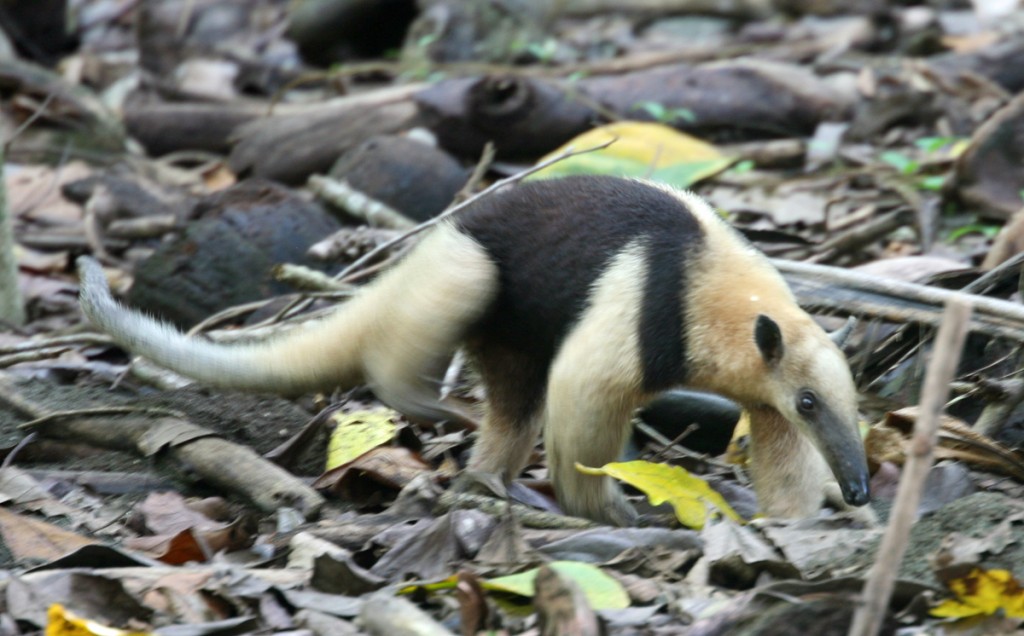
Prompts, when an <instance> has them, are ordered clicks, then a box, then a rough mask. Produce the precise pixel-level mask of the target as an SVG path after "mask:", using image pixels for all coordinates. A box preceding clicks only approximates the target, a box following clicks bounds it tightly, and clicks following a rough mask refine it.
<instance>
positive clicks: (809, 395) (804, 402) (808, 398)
mask: <svg viewBox="0 0 1024 636" xmlns="http://www.w3.org/2000/svg"><path fill="white" fill-rule="evenodd" d="M796 405H797V408H798V409H800V412H801V413H810V412H812V411H814V409H816V408H818V397H817V396H816V395H814V393H813V392H811V391H804V392H803V393H801V394H800V397H799V399H798V400H797V403H796Z"/></svg>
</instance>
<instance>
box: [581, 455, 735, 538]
mask: <svg viewBox="0 0 1024 636" xmlns="http://www.w3.org/2000/svg"><path fill="white" fill-rule="evenodd" d="M576 470H578V471H580V472H582V473H586V474H588V475H607V476H609V477H614V478H615V479H618V480H620V481H624V482H626V483H627V484H630V485H631V486H633V487H635V488H638V489H640V490H641V491H643V493H644V494H645V495H647V499H649V500H650V502H651V503H652V504H654V505H655V506H657V505H660V504H663V503H665V502H668V503H670V504H672V507H673V508H675V510H676V518H678V519H679V521H680V522H681V523H682V524H683V525H685V526H687V527H690V528H698V529H699V528H703V527H704V523H705V522H706V521H707V518H708V506H713V507H714V508H717V509H718V510H719V511H720V512H722V513H723V514H725V515H726V516H727V517H729V518H730V519H733V520H734V521H738V522H740V523H742V522H743V520H742V519H741V518H740V516H739V515H738V514H736V511H735V510H733V509H732V506H730V505H729V504H728V503H727V502H726V501H725V499H724V498H723V497H722V495H720V494H718V492H716V491H715V490H714V489H713V488H712V487H711V486H709V485H708V483H707V482H706V481H704V480H703V479H701V478H700V477H697V476H696V475H691V474H690V473H689V472H687V471H686V469H685V468H682V467H679V466H669V465H668V464H654V463H651V462H645V461H640V460H637V461H632V462H613V463H611V464H605V465H604V466H602V467H601V468H588V467H586V466H582V465H580V464H576Z"/></svg>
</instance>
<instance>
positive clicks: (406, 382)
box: [78, 225, 498, 419]
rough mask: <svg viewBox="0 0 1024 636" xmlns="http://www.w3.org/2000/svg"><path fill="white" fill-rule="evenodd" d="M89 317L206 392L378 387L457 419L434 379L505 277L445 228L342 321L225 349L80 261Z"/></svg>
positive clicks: (408, 407)
mask: <svg viewBox="0 0 1024 636" xmlns="http://www.w3.org/2000/svg"><path fill="white" fill-rule="evenodd" d="M78 271H79V276H80V279H81V292H80V297H81V298H80V299H81V304H82V309H83V311H84V312H85V314H86V315H87V316H88V317H89V319H90V320H91V321H92V322H93V323H94V324H95V325H96V326H98V327H99V328H100V329H102V330H103V331H105V332H107V333H108V334H110V335H111V336H112V337H113V338H114V340H115V341H116V342H117V343H118V344H120V345H122V346H123V347H125V348H126V349H128V350H129V351H131V352H132V353H134V354H137V355H141V356H143V357H146V358H148V359H150V360H152V361H153V362H155V363H157V364H159V365H161V366H163V367H166V368H168V369H171V370H172V371H175V372H177V373H180V374H182V375H185V376H188V377H191V378H194V379H196V380H198V381H200V382H203V383H205V384H211V385H215V386H220V387H225V388H234V389H242V390H248V391H260V392H270V393H279V394H285V395H296V394H300V393H303V392H308V391H311V390H317V389H331V388H335V387H339V386H340V387H350V386H354V385H356V384H359V383H360V382H363V381H365V382H368V383H369V384H370V385H371V387H372V388H373V389H374V391H375V392H376V393H377V395H378V397H379V398H381V399H382V400H383V401H384V402H386V403H388V404H389V405H390V406H392V407H394V408H396V409H398V410H399V411H402V412H404V413H406V414H408V415H412V416H415V417H421V418H425V419H440V418H447V417H450V416H451V415H452V412H451V411H450V410H449V409H446V408H445V407H443V406H441V405H439V404H438V403H437V401H436V397H435V392H434V391H433V390H432V389H431V387H430V386H429V383H428V382H426V378H425V374H426V373H427V372H428V370H430V369H431V368H433V367H435V366H436V364H437V363H438V361H439V360H441V359H443V358H444V357H445V356H446V355H448V354H450V353H451V352H452V351H453V350H454V349H455V348H456V347H457V346H458V344H459V342H460V341H461V339H462V338H463V337H464V336H465V332H466V330H467V329H468V328H469V326H470V325H472V324H473V323H474V322H475V321H476V320H477V319H479V317H480V316H481V315H482V313H483V312H484V311H486V309H487V307H488V306H489V304H490V303H491V301H492V300H493V298H494V295H495V294H496V293H497V285H498V275H497V268H496V266H495V265H494V264H493V263H492V262H491V260H490V259H489V258H488V256H487V254H486V252H484V250H483V249H482V248H481V247H480V246H479V245H478V244H477V243H476V242H475V241H473V239H472V238H470V237H468V236H466V235H464V234H462V233H461V232H459V231H458V230H456V229H455V228H453V227H451V226H447V225H446V226H441V227H439V228H438V229H437V230H435V231H433V232H432V233H431V234H430V235H429V236H428V237H427V238H425V239H424V240H423V241H422V243H421V244H420V245H418V246H417V247H416V248H414V249H413V250H412V252H411V253H410V254H409V256H408V257H406V258H405V259H404V260H403V261H402V262H401V263H400V264H398V265H397V266H396V267H395V268H393V269H392V270H391V271H389V272H388V273H386V274H385V275H383V276H382V277H381V278H380V279H379V280H377V281H375V282H374V283H373V284H371V285H369V286H368V287H367V288H365V289H363V290H361V292H360V293H359V294H358V295H357V296H356V297H355V298H353V299H351V300H350V301H348V302H346V303H344V304H343V305H341V306H340V307H339V308H338V309H337V310H336V311H335V312H334V313H333V314H331V315H330V316H328V317H326V318H325V319H323V320H321V321H319V322H316V323H314V324H310V325H304V326H300V327H297V328H295V329H293V330H292V331H290V332H288V333H286V334H283V335H281V336H280V337H277V338H273V339H270V340H267V341H261V342H254V343H246V344H241V343H239V344H218V343H215V342H211V341H208V340H203V339H201V338H192V337H188V336H186V335H184V334H183V333H181V332H180V331H178V330H177V329H176V328H174V327H173V326H171V325H169V324H166V323H163V322H160V321H158V320H154V319H153V318H151V317H149V316H146V315H144V314H142V313H140V312H138V311H135V310H132V309H129V308H127V307H125V306H123V305H121V304H120V303H118V302H117V301H115V300H114V298H113V297H112V296H111V294H110V289H109V287H108V286H107V281H106V277H105V275H104V274H103V270H102V269H101V268H100V266H99V264H98V263H97V262H96V261H95V260H93V259H91V258H89V257H81V258H79V260H78Z"/></svg>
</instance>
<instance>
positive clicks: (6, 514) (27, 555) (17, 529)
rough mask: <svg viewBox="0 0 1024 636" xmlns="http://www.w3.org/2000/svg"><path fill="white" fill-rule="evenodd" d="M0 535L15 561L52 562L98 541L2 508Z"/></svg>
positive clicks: (0, 511) (0, 509)
mask: <svg viewBox="0 0 1024 636" xmlns="http://www.w3.org/2000/svg"><path fill="white" fill-rule="evenodd" d="M0 536H2V537H3V541H4V545H6V546H7V549H8V550H10V551H11V554H12V555H13V556H14V559H15V561H17V562H18V563H25V562H26V561H52V560H54V559H56V558H58V557H61V556H64V555H65V554H67V553H69V552H73V551H74V550H77V549H79V548H81V547H82V546H86V545H92V544H95V543H97V542H96V541H94V540H92V539H89V538H87V537H83V536H82V535H80V534H75V533H74V532H69V531H68V530H65V529H63V528H59V527H57V526H55V525H53V524H52V523H47V522H45V521H40V520H38V519H33V518H31V517H28V516H26V515H21V514H18V513H14V512H11V511H10V510H7V509H6V508H0Z"/></svg>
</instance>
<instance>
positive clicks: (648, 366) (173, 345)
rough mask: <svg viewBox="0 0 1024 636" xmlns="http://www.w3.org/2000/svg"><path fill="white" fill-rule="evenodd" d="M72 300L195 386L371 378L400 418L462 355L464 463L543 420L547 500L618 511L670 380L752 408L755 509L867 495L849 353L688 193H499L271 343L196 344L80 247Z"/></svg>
mask: <svg viewBox="0 0 1024 636" xmlns="http://www.w3.org/2000/svg"><path fill="white" fill-rule="evenodd" d="M80 269H81V273H82V306H83V308H84V309H85V312H86V313H87V314H88V316H89V317H90V318H91V319H92V320H93V322H95V323H96V324H97V325H98V326H100V327H101V328H103V329H104V330H105V331H107V332H108V333H110V334H111V335H112V336H113V337H114V338H115V339H116V340H117V341H118V342H119V343H121V344H122V345H124V346H125V347H127V348H128V349H130V350H131V351H133V352H135V353H137V354H139V355H142V356H145V357H147V358H150V359H151V360H153V361H155V362H157V363H159V364H161V365H163V366H166V367H168V368H170V369H173V370H175V371H178V372H180V373H182V374H184V375H188V376H191V377H193V378H195V379H197V380H199V381H201V382H205V383H209V384H213V385H219V386H225V387H234V388H241V389H249V390H254V391H268V392H277V393H283V394H295V393H299V392H302V391H309V390H313V389H329V388H333V387H337V386H353V385H356V384H359V383H367V384H369V385H370V386H371V387H372V388H373V390H374V391H375V392H376V394H377V395H378V397H379V398H380V399H381V400H383V401H384V402H386V403H387V404H389V405H391V406H393V407H394V408H396V409H398V410H399V411H402V412H404V413H406V414H408V415H410V416H413V417H417V418H428V419H443V418H451V417H461V414H460V413H459V412H457V411H455V410H453V409H452V408H450V407H448V406H445V405H443V404H441V403H439V402H438V401H437V400H436V397H435V396H436V387H435V386H433V384H432V383H431V382H430V381H429V379H428V378H430V377H436V370H437V369H438V368H439V364H443V361H444V360H445V359H446V358H447V356H449V355H450V354H451V353H452V352H453V351H454V350H455V349H456V348H458V347H460V346H463V347H465V348H466V350H467V351H468V352H469V353H470V355H471V357H472V359H473V361H474V363H475V366H476V368H477V370H478V372H479V374H480V376H481V378H482V380H483V382H484V384H485V386H486V391H487V405H486V414H485V418H484V423H483V427H482V429H481V431H480V437H479V440H478V441H477V443H476V447H475V448H474V453H473V457H472V460H471V468H473V469H475V470H479V471H485V472H494V473H500V474H502V475H503V476H504V477H506V478H513V477H515V476H516V475H517V474H518V473H519V472H520V470H522V468H523V467H524V465H525V463H526V462H527V459H528V457H529V456H530V453H531V450H532V449H533V447H534V444H535V442H536V438H537V436H538V434H539V433H541V432H543V435H544V441H545V444H546V449H547V454H548V463H549V467H550V472H551V477H552V479H553V481H554V484H555V489H556V492H557V493H558V498H559V500H560V502H561V503H562V505H563V506H564V508H565V509H566V510H567V511H568V512H570V513H573V514H578V515H582V516H586V517H590V518H592V519H597V520H603V521H608V522H612V523H617V524H627V523H629V522H630V521H631V519H632V517H633V511H632V508H631V507H630V506H629V505H628V503H627V502H626V501H625V499H624V497H623V495H622V492H621V491H620V489H619V488H618V486H617V485H615V484H614V483H613V482H612V481H611V480H609V479H607V478H602V477H594V476H588V475H584V474H582V473H580V472H578V471H577V470H576V468H575V464H576V463H577V462H578V463H581V464H584V465H587V466H600V465H602V464H604V463H607V462H609V461H613V460H615V459H616V458H617V457H618V456H619V453H620V451H621V449H622V447H623V444H624V442H625V439H626V436H627V434H628V432H629V427H630V421H631V416H632V414H633V412H634V409H636V408H637V407H638V406H640V405H642V404H643V403H645V402H646V401H647V400H649V399H650V398H651V397H652V396H653V395H655V394H656V393H657V392H659V391H662V390H664V389H667V388H670V387H675V386H690V387H694V388H701V389H706V390H710V391H714V392H717V393H720V394H722V395H725V396H727V397H729V398H732V399H733V400H735V401H736V402H738V403H740V404H742V405H744V406H745V407H747V409H748V410H749V411H750V413H751V441H752V448H751V453H752V457H751V462H752V470H753V479H754V485H755V488H756V490H757V493H758V495H759V497H760V501H761V506H762V511H763V512H764V513H765V514H767V515H771V516H785V517H799V516H808V515H812V514H814V513H815V512H816V511H817V510H818V508H819V507H820V505H821V503H822V501H823V497H824V494H825V493H826V492H827V491H828V490H829V489H830V488H831V489H833V490H834V489H835V487H836V482H838V487H839V489H840V490H841V492H842V496H843V499H845V501H846V502H847V503H848V504H851V505H855V506H859V505H862V504H864V503H866V502H867V500H868V486H867V480H868V472H867V466H866V463H865V457H864V449H863V445H862V443H861V439H860V436H859V434H858V430H857V402H856V392H855V388H854V383H853V380H852V378H851V375H850V371H849V368H848V366H847V363H846V360H845V358H844V356H843V355H842V353H841V352H840V351H839V350H838V348H837V347H836V346H835V345H834V344H833V342H832V341H831V340H830V339H829V337H828V335H827V334H826V333H825V332H824V331H823V330H822V329H821V328H820V327H818V326H817V325H816V324H815V323H814V321H812V320H811V318H810V317H809V316H808V315H807V314H806V313H805V312H804V311H802V310H801V309H800V308H799V306H798V305H797V303H796V301H795V299H794V297H793V295H792V293H791V292H790V290H789V289H788V287H787V286H786V284H785V282H784V281H783V279H782V277H781V276H780V275H779V273H778V272H777V271H776V270H775V269H774V268H773V267H772V266H771V265H770V264H769V263H768V261H767V260H766V259H765V257H764V256H763V255H762V254H761V253H760V252H758V251H757V250H756V249H755V248H753V247H752V246H751V245H750V244H748V243H747V242H746V241H745V240H744V239H743V238H741V237H740V236H739V235H738V234H737V233H736V232H735V231H734V230H732V228H730V227H729V226H728V225H727V224H726V223H725V222H723V221H722V220H721V219H720V218H719V217H718V216H717V215H716V214H715V213H714V211H713V210H711V209H710V208H709V207H708V205H707V204H706V203H705V202H704V201H702V200H701V199H700V198H698V197H697V196H695V195H693V194H689V193H686V192H681V191H676V190H672V189H670V188H666V187H663V186H657V185H652V184H647V183H643V182H640V181H632V180H623V179H615V178H607V177H573V178H566V179H562V180H554V181H538V182H533V183H525V184H520V185H516V186H514V187H509V188H507V189H505V190H504V191H501V192H499V193H497V194H495V195H493V196H490V197H488V198H484V199H482V200H480V201H479V202H478V203H476V204H474V205H473V206H472V207H471V208H470V209H468V210H466V211H465V212H464V213H463V214H462V215H461V216H459V217H457V218H456V219H455V220H454V221H451V222H448V223H446V224H443V225H441V226H439V227H437V228H436V229H434V230H433V231H432V232H431V233H430V234H429V235H428V236H427V237H426V238H424V239H423V240H422V241H421V243H420V244H419V245H418V246H416V247H415V248H414V249H413V250H412V252H411V253H410V254H409V255H408V256H407V257H406V258H405V259H404V260H403V261H402V262H401V263H400V264H398V265H397V266H396V267H394V268H393V269H392V270H391V271H389V272H387V273H386V274H385V275H383V276H382V277H381V278H380V279H379V280H377V281H376V282H374V283H373V284H371V285H369V286H368V287H367V288H365V289H363V290H362V291H361V293H360V294H359V295H358V296H357V297H356V298H354V299H353V300H351V301H349V302H347V303H345V304H344V305H342V306H341V307H340V308H339V309H338V310H337V311H336V312H335V313H334V314H332V315H331V316H330V317H328V318H326V319H324V320H323V321H321V322H318V323H316V324H315V325H312V326H310V327H306V328H298V329H295V330H293V331H291V332H289V333H287V334H286V335H284V336H282V337H280V338H277V339H274V340H272V341H269V342H265V343H255V344H246V345H231V346H226V345H218V344H214V343H211V342H208V341H205V340H202V339H193V338H188V337H185V336H183V335H182V334H180V333H179V332H178V331H176V330H175V329H173V328H172V327H169V326H167V325H164V324H160V323H158V322H156V321H154V320H151V319H149V318H146V317H144V316H142V315H141V314H139V313H137V312H133V311H130V310H128V309H125V308H124V307H122V306H120V305H118V304H117V303H116V302H114V300H113V299H112V298H111V296H110V293H109V291H108V289H107V286H106V282H105V280H104V278H103V275H102V272H101V271H100V269H99V268H98V266H96V264H95V263H94V262H93V261H90V260H88V259H83V261H82V262H81V265H80Z"/></svg>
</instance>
